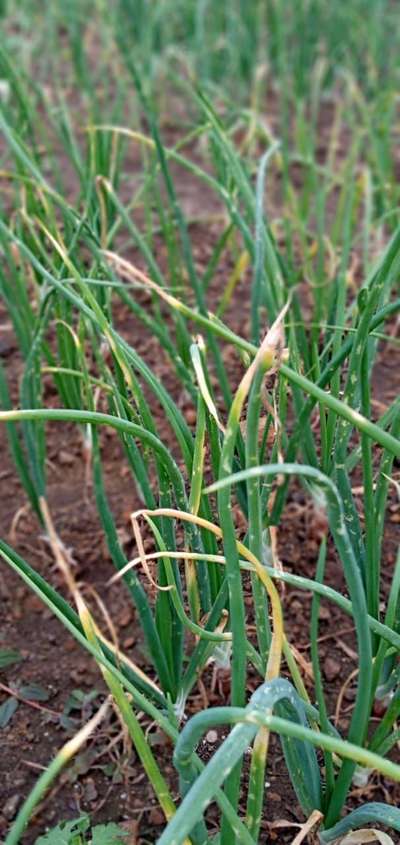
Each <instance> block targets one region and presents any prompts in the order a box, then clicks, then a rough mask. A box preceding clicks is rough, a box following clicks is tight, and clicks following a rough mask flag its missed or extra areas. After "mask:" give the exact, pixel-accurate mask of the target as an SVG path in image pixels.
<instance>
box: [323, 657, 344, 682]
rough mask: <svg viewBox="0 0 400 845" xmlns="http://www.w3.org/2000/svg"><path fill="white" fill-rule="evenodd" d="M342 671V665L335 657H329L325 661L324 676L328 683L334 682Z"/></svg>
mask: <svg viewBox="0 0 400 845" xmlns="http://www.w3.org/2000/svg"><path fill="white" fill-rule="evenodd" d="M341 671H342V667H341V665H340V663H339V662H338V661H337V660H335V659H334V657H327V658H326V659H325V661H324V675H325V678H326V680H327V681H334V680H335V678H337V677H338V676H339V675H340V673H341Z"/></svg>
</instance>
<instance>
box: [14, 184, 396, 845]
mask: <svg viewBox="0 0 400 845" xmlns="http://www.w3.org/2000/svg"><path fill="white" fill-rule="evenodd" d="M184 191H185V197H186V203H187V206H188V208H189V209H190V208H191V207H192V208H193V209H194V210H195V211H197V210H198V208H199V205H200V206H201V205H202V204H201V203H200V204H199V195H198V188H197V186H195V187H193V185H192V186H191V183H190V180H186V182H185V187H184ZM191 191H192V192H191ZM194 191H196V192H197V193H194ZM203 208H208V206H207V203H206V200H204V205H203ZM211 210H212V213H215V212H216V211H218V209H216V207H215V204H214V205H213V206H212V209H211ZM192 234H193V236H194V244H195V258H196V261H197V262H198V263H199V265H200V266H201V265H203V266H204V264H205V260H206V257H207V256H209V255H210V253H211V250H212V245H213V242H215V238H214V230H213V225H211V226H210V225H201V224H197V225H196V226H195V227H194V228H193V232H192ZM157 246H158V248H159V251H160V254H161V252H162V245H161V244H159V245H157ZM161 261H162V256H161ZM230 269H231V267H229V266H228V265H224V266H223V267H222V269H220V270H219V272H218V274H217V276H216V279H215V282H214V283H213V288H212V290H211V291H210V301H211V302H212V301H213V299H214V297H215V296H216V295H217V294H218V292H220V291H221V289H222V288H223V286H224V283H225V282H226V278H227V277H228V275H229V271H230ZM247 284H248V280H246V279H244V281H243V283H242V284H241V285H240V286H239V287H238V288H237V290H236V294H235V298H234V301H233V302H232V304H231V306H230V308H229V312H228V314H227V322H228V324H230V325H232V327H233V328H234V329H239V330H240V331H241V332H242V333H243V334H246V327H245V325H244V323H245V320H246V318H245V317H244V314H243V302H244V301H247V299H248V287H247ZM0 316H1V335H0V354H1V356H2V359H3V363H4V365H5V366H6V369H7V372H8V376H9V378H10V379H11V380H12V383H13V391H14V396H16V387H17V381H18V375H19V372H20V363H19V360H18V353H17V348H16V344H15V341H14V338H13V335H12V332H11V330H10V327H9V324H8V320H7V315H6V314H5V313H4V311H1V312H0ZM117 321H118V325H119V328H120V330H121V332H122V333H123V334H125V336H126V337H127V338H128V339H129V340H130V342H131V343H132V344H133V345H134V346H135V347H136V348H137V349H138V351H139V352H140V353H141V354H142V355H143V357H144V358H145V360H146V361H147V363H149V364H150V365H154V366H155V367H156V369H157V373H158V376H159V378H160V379H161V380H162V382H163V383H164V385H165V386H167V387H168V389H170V390H171V391H172V392H173V393H174V395H175V397H176V398H177V399H178V401H179V402H180V404H181V406H182V407H183V408H184V410H185V412H186V413H187V417H188V421H189V420H190V419H191V417H192V416H193V414H192V409H191V406H190V403H188V402H187V398H186V397H185V396H184V395H179V394H178V395H177V392H176V391H177V386H176V382H175V380H174V378H173V375H172V374H171V372H170V369H169V366H168V364H167V363H166V362H165V361H161V362H160V360H159V353H158V345H157V343H156V341H155V340H154V339H152V338H150V337H148V336H147V334H146V332H145V331H144V330H143V328H142V327H141V326H140V325H139V324H138V323H136V322H135V321H134V319H133V318H132V315H131V314H130V313H128V311H127V310H126V309H125V308H124V307H120V308H119V309H118V315H117ZM229 355H231V353H230V352H229ZM398 366H399V355H398V354H395V353H394V352H393V350H392V349H391V351H390V353H388V354H385V355H384V354H383V353H382V355H381V357H380V359H379V362H378V366H377V368H376V373H375V379H374V385H375V390H374V398H375V399H376V400H378V401H379V402H381V403H382V404H383V405H385V404H387V403H388V402H389V401H390V400H391V399H392V398H393V393H394V392H396V390H397V376H396V372H398V369H397V370H396V368H398ZM232 370H233V372H236V373H237V371H238V363H237V362H236V360H233V361H232ZM46 401H47V402H48V403H49V404H57V400H56V395H55V393H54V391H53V388H52V387H51V384H50V382H49V385H48V389H47V393H46ZM154 411H155V414H156V416H157V418H158V422H159V424H160V429H161V431H162V433H163V435H164V438H165V441H166V442H167V443H169V444H170V445H171V448H173V444H172V443H171V434H170V432H169V431H168V429H167V428H166V427H165V424H164V428H163V422H162V414H161V411H160V410H158V411H157V409H156V408H155V409H154ZM47 432H48V459H49V460H48V501H49V503H50V506H51V512H52V516H53V519H54V523H55V525H56V528H57V531H58V533H59V536H60V537H61V538H62V540H63V542H64V544H65V545H66V546H67V547H68V548H69V549H70V550H71V553H72V556H73V558H74V561H75V574H76V576H77V577H78V578H79V580H80V581H81V582H84V583H85V584H87V585H90V586H91V587H94V588H95V590H96V591H97V593H98V594H99V595H100V596H101V597H102V598H103V599H104V600H105V602H106V604H107V608H108V609H109V610H110V613H111V616H112V619H113V621H114V623H115V625H116V629H117V633H118V637H119V640H120V642H121V644H122V646H123V648H124V650H125V651H126V653H127V654H128V655H130V656H131V657H132V658H133V659H134V660H135V662H136V663H137V664H139V665H140V666H141V667H142V668H144V669H146V668H147V669H148V666H149V664H148V660H147V657H146V654H145V651H144V649H143V647H142V637H141V632H140V629H139V628H138V624H137V618H136V614H135V611H134V610H133V609H132V606H131V604H130V601H129V599H128V597H127V594H126V592H124V588H123V586H121V585H115V586H113V587H112V588H108V587H107V586H106V582H107V580H108V579H109V578H110V576H111V575H112V574H113V566H112V562H111V560H110V558H109V555H108V552H107V549H106V545H105V542H104V537H103V534H102V531H101V528H100V525H99V521H98V518H97V514H96V508H95V504H94V501H93V493H92V490H91V488H90V487H88V488H87V489H86V486H85V475H84V467H83V460H82V448H81V440H80V437H79V433H78V430H77V428H76V427H73V426H70V425H67V424H62V425H60V424H58V425H55V424H49V425H48V426H47ZM101 440H102V454H103V459H104V464H103V466H104V473H105V481H106V487H107V492H108V495H109V499H110V504H111V506H112V509H113V512H114V514H115V516H116V522H117V525H118V528H119V530H120V532H121V538H122V540H123V542H124V543H125V546H126V550H127V553H128V554H131V553H132V550H133V543H132V539H131V532H130V527H129V514H130V512H131V511H132V510H134V509H135V508H137V507H139V506H140V504H141V503H140V501H139V500H138V497H137V493H136V490H135V487H134V484H133V482H132V480H131V479H130V477H129V475H128V474H127V473H126V468H125V465H124V461H123V457H122V453H121V449H120V445H119V441H118V438H117V437H115V436H114V435H113V433H112V432H110V431H105V432H102V434H101ZM0 459H1V463H0V480H1V485H0V534H1V536H2V537H4V538H5V539H8V538H9V537H10V532H11V531H12V545H14V546H15V548H16V549H17V551H18V552H20V553H21V555H22V556H24V557H25V558H26V559H27V560H28V561H29V562H30V563H31V564H32V565H34V566H35V567H36V568H37V569H38V571H39V572H41V573H42V574H44V575H45V576H46V577H47V578H49V580H50V581H51V583H52V584H53V585H55V586H56V587H57V589H59V590H60V591H61V592H65V590H64V584H63V583H62V579H61V577H60V575H59V573H58V572H57V570H56V569H55V566H54V562H53V559H52V555H51V551H50V549H49V548H48V546H47V544H46V542H45V540H44V538H43V537H42V536H41V532H40V528H39V526H38V522H37V520H36V518H35V516H34V515H33V514H32V513H31V512H30V510H29V508H27V507H26V498H25V495H24V492H23V490H22V489H21V487H20V485H19V483H18V481H17V480H16V474H15V471H14V468H13V465H12V462H11V460H10V457H9V454H8V447H7V443H6V432H5V428H4V426H1V427H0ZM399 522H400V511H399V507H398V504H397V502H396V499H395V494H394V491H393V499H392V503H391V507H390V509H389V516H388V524H387V532H386V541H385V549H384V558H383V561H384V565H383V578H384V581H385V582H386V581H387V583H388V584H389V583H390V578H391V572H392V568H393V564H394V559H395V554H396V549H397V546H398V544H399V539H400V537H399ZM317 551H318V531H317V517H316V514H315V513H314V511H313V508H312V507H311V506H310V503H309V501H307V500H306V497H305V494H304V492H303V490H302V489H301V488H300V487H296V486H294V487H293V490H292V494H291V496H290V499H289V503H288V506H287V508H286V510H285V513H284V518H283V520H282V524H281V526H280V529H279V557H280V559H281V561H282V564H283V566H284V568H285V569H286V570H288V571H290V572H295V573H297V574H304V575H307V576H310V577H312V575H313V573H314V569H315V562H316V556H317ZM327 579H328V582H329V584H330V585H331V586H334V587H336V588H337V589H339V590H343V588H344V585H343V577H342V572H341V568H340V565H339V563H338V561H337V559H336V558H335V554H334V552H333V551H332V549H330V552H329V562H328V572H327ZM0 598H1V619H2V628H1V642H0V647H7V648H15V649H17V650H18V651H20V653H21V655H22V660H21V661H20V662H19V663H17V664H14V665H12V666H10V667H8V668H7V669H5V670H4V671H2V673H1V678H0V681H1V683H2V684H3V687H0V696H1V697H0V703H1V701H3V700H4V699H5V698H6V697H7V696H6V693H5V691H4V685H5V686H7V687H18V686H26V685H27V684H33V683H34V684H38V685H40V686H41V687H43V688H44V689H45V690H46V691H47V693H48V699H47V700H46V701H45V702H43V703H39V708H38V707H37V706H36V707H35V706H34V703H32V702H31V703H29V702H26V701H24V702H20V705H19V707H18V709H17V711H16V713H15V715H14V716H13V718H12V719H11V721H10V722H9V724H8V725H7V726H6V727H5V728H4V729H3V730H2V732H1V739H2V755H1V759H0V775H1V782H0V807H2V810H3V812H1V811H0V834H1V835H5V833H6V830H7V828H8V825H9V822H10V817H11V816H13V815H14V812H15V811H16V810H17V809H18V807H19V806H20V804H21V802H22V800H23V799H24V797H25V796H26V795H27V794H28V792H29V790H30V789H31V788H32V786H33V784H34V783H35V781H36V779H37V777H38V774H39V771H40V769H41V767H45V766H46V765H47V764H48V762H49V761H50V760H51V758H52V757H53V755H54V754H55V752H56V751H57V749H59V748H60V747H61V746H62V744H63V743H64V742H65V741H66V739H67V738H68V736H70V735H71V732H72V733H73V732H75V731H76V728H77V727H78V726H79V725H80V724H82V723H83V722H84V721H85V720H87V718H88V716H89V715H90V714H91V713H92V712H94V710H95V709H97V707H98V704H99V701H101V699H102V696H103V695H104V687H103V684H102V682H101V679H100V676H99V672H98V669H97V667H96V665H95V663H94V662H93V661H92V660H91V659H90V658H89V657H88V656H87V655H86V653H85V652H84V651H83V650H81V649H80V648H79V646H78V645H77V644H76V643H75V641H74V640H73V639H72V637H70V636H69V635H68V634H67V633H66V632H65V630H64V628H63V627H62V626H61V624H60V623H59V622H58V621H57V620H56V619H54V618H53V617H52V615H51V613H50V612H49V611H48V610H47V609H45V608H43V606H42V605H41V603H40V601H39V600H38V599H37V598H36V597H35V596H34V595H32V593H31V592H30V591H29V590H28V588H26V587H25V586H24V585H23V584H22V582H21V581H20V580H19V579H18V578H17V577H16V576H15V575H14V574H13V573H12V572H11V571H10V570H9V569H8V568H7V567H6V566H5V565H4V564H2V565H1V567H0ZM247 604H248V607H249V613H250V606H251V597H250V595H249V596H248V597H247ZM283 604H284V612H285V620H286V628H287V634H288V637H289V640H290V642H291V643H292V644H293V645H295V646H296V648H297V649H298V651H299V652H300V653H301V654H302V656H303V658H304V661H305V662H306V663H307V661H308V660H309V633H308V631H309V628H308V620H309V609H310V597H309V596H308V595H307V594H305V593H299V592H296V591H295V590H293V589H289V588H288V589H287V590H286V591H285V593H284V595H283ZM320 636H321V661H322V667H323V671H324V675H325V681H326V687H325V688H326V691H327V694H328V708H329V713H330V714H331V715H333V714H334V708H335V704H336V701H337V698H338V694H339V692H340V689H341V687H342V685H343V683H344V681H345V680H346V679H347V678H348V676H349V675H350V673H351V672H352V671H353V669H354V668H355V665H356V655H355V652H354V634H353V629H352V625H351V620H350V619H349V618H348V617H345V616H344V615H343V614H342V613H341V612H340V611H339V610H338V609H337V608H336V607H335V606H333V605H332V604H329V605H328V604H323V606H322V610H321V625H320ZM304 679H305V681H306V683H307V684H308V686H309V688H310V690H311V689H312V686H311V684H310V682H309V680H307V674H305V675H304ZM224 681H225V682H224ZM203 683H204V689H203V694H204V692H205V693H206V695H207V697H208V700H209V702H210V704H220V703H223V702H225V701H226V700H227V699H226V696H227V691H228V690H227V684H226V679H224V678H223V677H221V678H220V679H219V683H218V684H217V687H216V691H214V692H212V691H211V676H209V675H208V674H207V673H205V675H204V677H203ZM258 683H259V679H258V678H257V677H255V676H254V675H252V674H251V672H249V693H250V692H251V691H252V690H253V689H254V688H255V687H256V686H257V685H258ZM77 689H78V690H81V691H83V693H86V694H87V693H89V692H90V691H92V690H93V689H97V690H98V691H99V692H98V695H97V697H96V698H95V699H94V701H86V702H84V703H83V706H82V708H81V709H75V710H73V711H72V712H71V714H70V715H71V717H72V718H73V719H74V723H73V724H71V727H70V730H69V729H68V727H65V721H64V726H62V725H61V724H60V719H59V714H62V713H63V710H64V708H65V706H66V704H67V703H68V700H69V698H70V695H71V692H72V691H73V690H77ZM353 700H354V686H352V685H351V684H350V686H349V687H348V689H347V690H346V692H345V694H344V697H343V705H342V709H341V712H340V722H339V724H340V726H341V727H342V728H345V727H346V724H347V722H348V719H349V715H350V713H351V708H352V702H353ZM199 701H201V702H203V699H202V698H201V691H200V690H196V691H195V694H193V696H192V698H191V702H190V706H191V709H192V710H193V711H194V710H195V709H196V707H198V702H199ZM49 710H51V711H52V712H48V711H49ZM119 730H120V729H119V725H118V724H117V722H116V721H115V719H114V718H113V717H110V718H109V720H108V721H106V723H105V724H104V725H103V726H102V728H101V729H100V730H99V731H98V732H97V734H96V736H95V738H94V739H92V740H91V741H90V742H89V743H88V747H87V748H86V750H85V751H84V752H83V753H81V754H79V755H78V758H77V759H76V761H75V763H74V765H73V766H72V767H71V768H70V769H69V770H68V771H66V772H65V773H64V775H62V777H61V778H60V779H59V780H58V782H57V784H56V786H55V787H54V788H53V789H52V791H51V792H50V794H49V795H48V796H47V797H46V799H45V801H44V802H43V803H42V805H41V806H40V807H39V808H38V810H37V811H36V813H35V816H34V818H33V819H32V821H31V825H30V828H29V831H28V833H27V834H26V836H25V838H24V842H25V843H26V845H31V843H34V842H35V839H36V837H37V836H38V835H39V834H40V833H42V832H43V831H44V830H45V829H46V827H48V826H52V825H54V824H55V823H56V822H57V821H59V820H61V819H64V818H74V817H76V816H78V815H79V814H80V813H81V812H84V811H87V812H90V813H91V814H92V816H93V819H94V820H95V821H96V822H98V821H102V820H103V821H104V820H110V819H112V820H115V821H123V820H129V821H133V822H135V823H136V822H137V825H136V826H134V827H133V828H132V830H134V829H135V830H136V829H137V834H138V839H137V842H138V843H139V842H140V843H146V842H155V841H156V839H157V837H158V835H159V833H160V831H161V830H162V827H163V823H164V820H163V817H162V814H161V813H160V811H159V809H158V808H157V806H156V801H155V799H154V797H153V793H152V791H151V789H150V787H149V785H148V782H147V779H146V777H145V775H144V773H143V771H142V768H141V765H140V763H139V762H138V761H137V759H136V757H135V753H134V752H133V751H132V749H130V748H129V747H127V745H126V743H124V741H123V740H122V739H121V738H120V739H118V741H116V743H115V744H114V745H113V746H112V747H111V748H110V745H111V741H112V739H114V738H117V737H118V735H119ZM153 733H154V730H153ZM153 738H154V745H155V750H156V753H157V757H158V758H159V759H160V761H161V764H162V768H163V770H164V772H165V773H166V775H167V777H169V778H170V779H171V781H172V783H173V785H175V786H176V778H175V775H174V771H173V769H172V764H171V747H170V746H169V745H168V743H166V741H165V739H164V738H163V737H162V736H160V735H158V734H157V733H154V737H153ZM220 738H221V735H220V736H219V739H218V740H217V741H215V742H214V740H213V742H211V743H208V742H207V740H205V741H204V742H203V743H202V745H201V747H200V752H201V754H202V756H203V757H204V759H207V757H209V756H210V755H211V754H212V753H213V751H214V750H215V747H216V745H217V742H218V741H219V740H220ZM267 780H268V784H269V788H268V791H267V802H266V804H267V806H266V812H265V821H264V824H263V836H264V837H267V836H268V834H269V835H270V841H276V842H282V843H286V842H290V841H292V839H293V838H294V835H295V833H296V828H295V827H293V825H296V824H298V823H299V822H301V821H304V819H303V818H302V814H301V811H300V809H299V807H298V806H297V802H296V799H295V796H294V794H293V791H292V788H291V786H290V782H289V781H288V778H287V775H286V771H285V766H284V763H283V760H282V754H281V750H280V745H279V742H278V741H277V740H276V739H274V740H273V742H272V745H271V751H270V755H269V766H268V774H267ZM360 797H361V796H360V793H359V792H358V791H357V790H354V792H353V794H352V797H351V799H350V803H352V802H354V803H357V801H358V800H359V798H360ZM399 798H400V791H399V789H398V788H397V787H394V786H393V785H392V784H388V783H384V782H383V781H382V780H381V778H380V777H378V776H374V777H373V778H372V780H371V782H370V784H369V786H368V788H366V789H364V790H363V794H362V800H363V801H365V800H388V801H389V802H393V803H394V804H397V803H398V800H399ZM211 817H212V814H211ZM282 822H285V823H286V824H285V825H282V824H281V823H282ZM265 841H266V839H265Z"/></svg>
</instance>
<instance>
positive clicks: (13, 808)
mask: <svg viewBox="0 0 400 845" xmlns="http://www.w3.org/2000/svg"><path fill="white" fill-rule="evenodd" d="M20 800H21V796H20V795H18V792H16V793H15V795H11V797H10V798H8V799H7V801H6V803H5V804H4V807H3V810H2V813H3V816H4V818H5V819H7V821H8V822H11V821H12V820H13V819H14V818H15V816H16V814H17V807H18V804H19V802H20Z"/></svg>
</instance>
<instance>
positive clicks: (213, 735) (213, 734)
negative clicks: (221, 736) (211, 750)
mask: <svg viewBox="0 0 400 845" xmlns="http://www.w3.org/2000/svg"><path fill="white" fill-rule="evenodd" d="M217 739H218V734H217V731H208V733H207V734H206V740H207V742H209V743H210V745H214V744H215V743H216V741H217Z"/></svg>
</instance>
